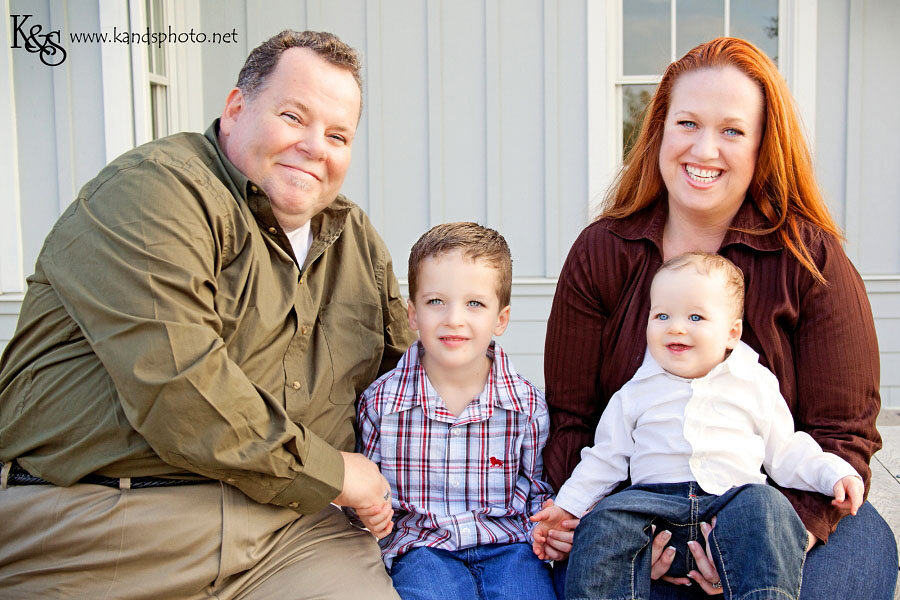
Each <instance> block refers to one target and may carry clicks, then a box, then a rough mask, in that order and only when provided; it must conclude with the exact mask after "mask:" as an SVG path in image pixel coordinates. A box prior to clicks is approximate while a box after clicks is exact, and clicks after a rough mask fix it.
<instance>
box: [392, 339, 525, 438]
mask: <svg viewBox="0 0 900 600" xmlns="http://www.w3.org/2000/svg"><path fill="white" fill-rule="evenodd" d="M424 354H425V348H424V346H422V342H421V341H417V342H416V343H415V344H413V345H412V346H410V347H409V349H408V350H407V351H406V352H405V353H404V354H403V357H402V358H401V359H400V362H399V363H397V368H396V372H397V373H398V374H400V376H401V377H402V378H403V384H402V389H401V390H399V392H400V393H397V394H394V395H393V397H392V398H390V399H389V400H388V401H387V402H385V406H384V413H385V414H390V413H397V412H403V411H405V410H409V409H411V408H415V407H416V406H420V407H421V408H422V410H423V411H424V413H425V415H426V416H427V417H428V418H429V419H433V420H436V421H445V422H449V423H452V424H455V425H463V424H465V423H470V422H475V421H483V420H486V419H489V418H490V417H491V415H492V414H493V409H494V408H495V407H496V408H501V409H503V410H509V411H517V412H521V413H525V414H528V412H529V410H530V408H529V405H528V403H529V399H528V398H526V397H519V395H518V394H516V393H515V391H516V390H518V389H519V385H518V382H519V379H520V378H519V374H518V373H517V372H516V370H515V369H514V368H513V365H512V362H511V361H510V360H509V357H508V356H507V354H506V352H504V351H503V349H502V348H501V347H500V345H499V344H497V343H496V342H495V341H494V340H491V344H490V346H488V349H487V352H486V353H485V354H486V355H487V357H488V358H490V359H491V370H490V371H489V372H488V378H487V381H486V382H485V384H484V389H483V390H482V391H481V393H480V394H479V395H478V397H477V398H476V400H477V402H474V403H471V404H469V405H468V406H467V407H466V409H465V410H464V411H463V413H462V414H461V415H460V416H459V417H456V416H455V415H453V414H452V413H450V412H449V411H448V410H447V409H446V407H445V406H444V405H443V403H438V395H437V392H436V391H435V389H434V387H433V386H432V385H431V382H430V381H429V380H428V375H427V373H425V367H424V366H423V365H422V356H423V355H424Z"/></svg>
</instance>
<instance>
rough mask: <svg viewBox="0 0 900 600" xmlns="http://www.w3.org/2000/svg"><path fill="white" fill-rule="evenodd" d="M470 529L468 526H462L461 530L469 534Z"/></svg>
mask: <svg viewBox="0 0 900 600" xmlns="http://www.w3.org/2000/svg"><path fill="white" fill-rule="evenodd" d="M470 531H472V530H471V529H469V528H468V527H463V530H462V532H463V533H464V534H466V535H469V532H470Z"/></svg>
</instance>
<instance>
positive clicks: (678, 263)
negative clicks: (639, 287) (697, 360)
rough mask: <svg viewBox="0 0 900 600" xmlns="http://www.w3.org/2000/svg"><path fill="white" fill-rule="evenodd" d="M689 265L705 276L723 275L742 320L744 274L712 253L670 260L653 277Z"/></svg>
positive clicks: (683, 255)
mask: <svg viewBox="0 0 900 600" xmlns="http://www.w3.org/2000/svg"><path fill="white" fill-rule="evenodd" d="M688 265H693V266H694V268H695V269H697V271H698V272H699V273H701V274H703V275H710V274H712V273H721V274H722V277H723V278H724V280H725V293H726V294H727V295H728V298H729V299H730V300H731V306H732V309H733V312H734V317H735V318H736V319H740V318H742V317H743V315H744V274H743V273H742V272H741V270H740V268H738V266H737V265H735V264H734V263H733V262H731V261H730V260H728V259H727V258H725V257H724V256H720V255H718V254H712V253H710V252H686V253H684V254H680V255H678V256H676V257H675V258H670V259H669V260H667V261H666V262H664V263H663V264H662V266H660V267H659V269H657V271H656V274H655V275H654V276H653V278H654V279H655V278H656V276H657V275H659V274H660V273H662V272H663V271H677V270H679V269H682V268H684V267H686V266H688Z"/></svg>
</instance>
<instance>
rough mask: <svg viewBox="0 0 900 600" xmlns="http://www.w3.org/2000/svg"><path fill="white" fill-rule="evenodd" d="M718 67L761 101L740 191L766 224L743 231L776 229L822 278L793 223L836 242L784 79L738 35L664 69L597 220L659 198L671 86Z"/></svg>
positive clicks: (716, 41) (802, 261) (701, 48)
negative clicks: (755, 89)
mask: <svg viewBox="0 0 900 600" xmlns="http://www.w3.org/2000/svg"><path fill="white" fill-rule="evenodd" d="M723 67H734V68H736V69H738V70H739V71H740V72H741V73H743V74H744V75H746V76H747V77H749V78H750V79H751V80H752V81H754V82H755V83H756V84H757V85H758V86H759V89H760V91H761V92H762V95H763V102H764V105H765V108H764V129H763V137H762V141H761V143H760V146H759V156H758V158H757V161H756V171H755V172H754V174H753V179H752V180H751V182H750V187H749V189H748V193H749V196H750V198H751V199H752V201H753V202H754V203H755V204H756V206H757V207H758V208H759V210H760V212H762V214H763V215H764V216H765V217H766V218H767V219H768V220H769V222H770V223H771V224H772V226H771V227H770V228H767V229H759V230H752V231H746V233H751V234H756V235H764V234H768V233H773V232H774V233H777V234H778V237H779V238H780V239H781V242H782V243H783V244H784V246H785V248H787V249H788V251H790V253H791V254H793V255H794V256H795V257H796V258H797V260H798V261H799V262H800V264H802V265H803V266H804V267H805V268H806V269H807V270H809V272H810V273H812V275H813V277H815V278H816V279H817V280H818V281H821V282H824V281H825V279H824V277H822V274H821V273H820V272H819V269H818V268H817V267H816V265H815V263H814V262H813V259H812V256H811V255H810V252H809V248H808V247H807V245H806V243H805V242H804V241H803V239H802V238H801V236H800V226H801V223H802V221H808V222H810V223H812V224H813V225H815V226H816V227H817V228H818V230H819V231H821V232H824V233H826V234H828V235H831V236H834V237H835V238H838V239H840V237H841V234H840V231H839V230H838V227H837V225H836V224H835V222H834V220H833V219H832V218H831V215H830V214H829V212H828V208H827V207H826V206H825V202H824V201H823V199H822V195H821V193H820V192H819V187H818V184H817V183H816V178H815V173H814V170H813V164H812V159H811V157H810V153H809V149H808V148H807V145H806V140H805V138H804V135H803V130H802V128H801V126H800V120H799V118H798V117H797V111H796V109H795V107H794V103H793V99H792V97H791V93H790V90H788V87H787V83H786V82H785V81H784V78H783V77H782V76H781V74H780V73H779V72H778V69H777V67H776V66H775V64H774V63H773V62H772V61H771V60H770V59H769V57H768V56H766V55H765V53H764V52H762V51H761V50H760V49H759V48H757V47H756V46H754V45H753V44H751V43H750V42H747V41H745V40H741V39H737V38H716V39H714V40H712V41H709V42H706V43H705V44H700V45H699V46H697V47H696V48H694V49H693V50H691V51H690V52H688V53H687V54H685V55H684V56H683V57H682V58H680V59H679V60H677V61H675V62H673V63H672V64H670V65H669V66H668V68H667V69H666V72H665V73H664V74H663V77H662V81H660V83H659V86H658V87H657V88H656V93H655V94H654V95H653V99H652V100H651V101H650V105H649V106H648V108H647V112H646V115H645V117H644V122H643V124H642V126H641V130H640V133H639V134H638V138H637V141H636V142H635V144H634V147H632V149H631V151H630V152H629V153H628V156H627V157H626V158H625V162H624V164H623V165H622V168H621V170H620V171H619V173H618V175H617V177H616V180H615V182H614V183H613V185H612V187H610V189H609V192H608V193H607V196H606V200H605V203H604V206H603V209H602V212H601V214H600V216H599V217H598V218H604V217H611V218H622V217H627V216H628V215H631V214H633V213H635V212H637V211H639V210H641V209H643V208H645V207H647V206H649V205H650V204H651V203H652V202H654V201H655V200H657V199H659V198H662V197H664V194H665V185H664V183H663V179H662V174H661V173H660V171H659V150H660V146H661V144H662V138H663V128H664V125H665V120H666V115H667V113H668V110H669V103H670V100H671V94H672V87H673V85H674V84H675V81H676V80H677V79H678V78H679V77H680V76H681V75H684V74H685V73H689V72H691V71H695V70H697V69H705V68H723Z"/></svg>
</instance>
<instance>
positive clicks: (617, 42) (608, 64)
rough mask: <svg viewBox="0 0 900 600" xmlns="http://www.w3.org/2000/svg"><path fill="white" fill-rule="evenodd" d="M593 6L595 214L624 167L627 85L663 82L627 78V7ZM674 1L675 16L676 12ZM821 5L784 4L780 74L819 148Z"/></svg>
mask: <svg viewBox="0 0 900 600" xmlns="http://www.w3.org/2000/svg"><path fill="white" fill-rule="evenodd" d="M623 1H626V0H610V1H606V2H588V4H587V27H588V36H587V37H588V171H589V175H588V177H589V181H588V192H589V194H588V197H589V198H590V204H591V206H590V210H591V214H593V213H594V212H595V211H596V207H597V205H598V204H599V203H600V202H601V201H602V199H603V197H604V195H605V194H606V190H607V188H608V187H609V185H610V184H611V183H612V181H613V178H614V177H615V174H616V171H617V170H618V167H619V164H620V161H621V148H622V98H621V93H622V92H621V85H622V84H623V83H628V84H633V83H649V84H656V83H659V79H660V77H643V76H637V77H635V76H630V77H625V76H622V75H621V72H622V66H621V65H622V56H621V48H622V39H621V36H622V2H623ZM675 2H677V0H673V10H675ZM817 17H818V7H817V3H816V2H815V0H779V3H778V57H779V69H780V71H781V73H782V74H783V75H784V77H785V79H786V80H787V82H788V86H789V87H790V88H791V92H792V93H793V95H794V99H795V101H796V103H797V107H798V110H799V112H800V116H801V119H802V120H803V123H804V125H805V128H806V133H807V138H808V141H809V147H810V148H815V123H816V42H817V36H816V28H817Z"/></svg>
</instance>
